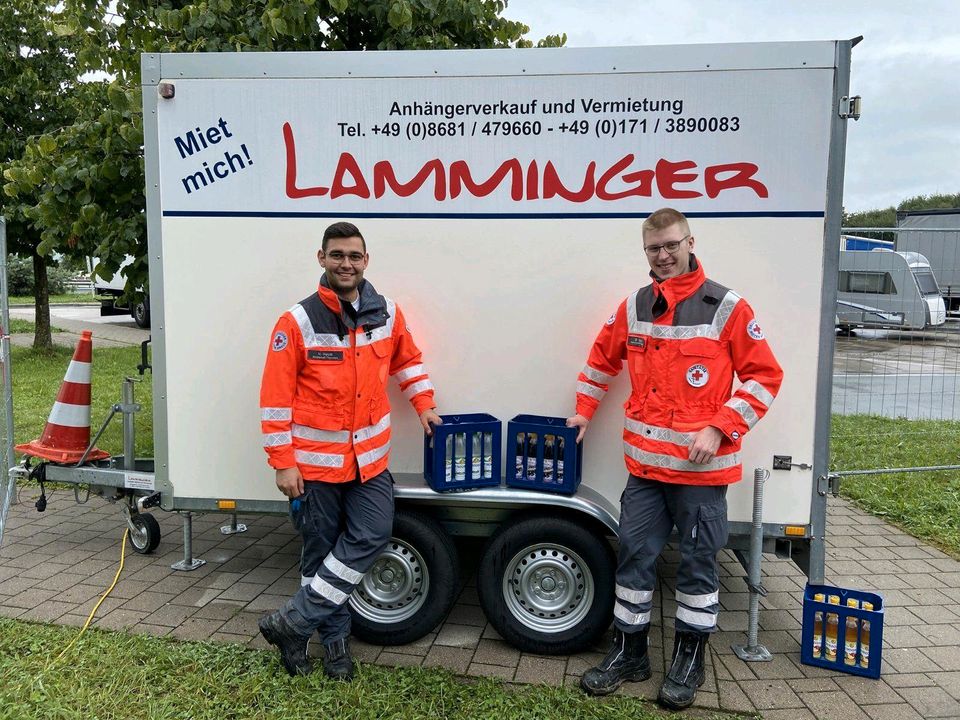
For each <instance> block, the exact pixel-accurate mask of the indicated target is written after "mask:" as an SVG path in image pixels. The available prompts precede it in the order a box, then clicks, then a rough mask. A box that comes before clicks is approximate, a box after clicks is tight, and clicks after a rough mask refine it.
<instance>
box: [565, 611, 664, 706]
mask: <svg viewBox="0 0 960 720" xmlns="http://www.w3.org/2000/svg"><path fill="white" fill-rule="evenodd" d="M649 633H650V626H649V625H647V626H646V627H644V628H643V629H642V630H640V631H638V632H635V633H625V632H622V631H620V630H614V632H613V647H611V648H610V652H608V653H607V656H606V657H605V658H604V659H603V660H601V661H600V664H599V665H597V666H596V667H593V668H590V669H589V670H587V671H586V672H585V673H584V674H583V677H582V678H580V687H581V688H582V689H583V691H584V692H585V693H587V694H588V695H609V694H610V693H612V692H614V691H615V690H616V689H617V688H618V687H620V686H621V685H622V684H623V683H624V681H626V680H629V681H631V682H639V681H640V680H646V679H647V678H649V677H650V658H649V657H647V635H648V634H649Z"/></svg>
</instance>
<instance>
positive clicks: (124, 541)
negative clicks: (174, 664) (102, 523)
mask: <svg viewBox="0 0 960 720" xmlns="http://www.w3.org/2000/svg"><path fill="white" fill-rule="evenodd" d="M128 535H130V528H127V529H126V530H124V531H123V538H122V539H121V540H120V567H118V568H117V574H116V575H114V576H113V582H112V583H110V587H108V588H107V589H106V591H105V592H104V593H103V595H101V596H100V599H99V600H98V601H97V604H96V605H94V606H93V610H91V611H90V615H89V616H88V617H87V621H86V622H85V623H84V624H83V627H82V628H80V632H79V633H77V636H76V637H75V638H74V639H73V640H72V641H71V642H70V644H69V645H67V646H66V647H65V648H64V649H63V652H61V653H60V654H59V655H57V657H55V658H54V659H53V662H51V665H52V664H53V663H55V662H56V661H57V660H59V659H60V658H62V657H63V656H64V655H66V654H67V651H68V650H69V649H70V648H72V647H73V646H74V645H75V644H76V643H77V640H79V639H80V636H81V635H83V633H84V632H86V630H87V628H88V627H90V622H91V621H92V620H93V616H94V615H96V614H97V610H99V609H100V606H101V605H102V604H103V601H104V600H106V599H107V596H108V595H109V594H110V593H111V592H113V589H114V588H115V587H116V586H117V581H118V580H119V579H120V573H122V572H123V561H124V560H125V559H126V556H127V536H128Z"/></svg>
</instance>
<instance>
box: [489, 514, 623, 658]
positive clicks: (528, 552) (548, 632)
mask: <svg viewBox="0 0 960 720" xmlns="http://www.w3.org/2000/svg"><path fill="white" fill-rule="evenodd" d="M615 568H616V564H615V560H614V556H613V552H612V550H611V549H610V544H609V543H608V542H607V540H606V539H605V538H604V537H603V536H602V535H601V534H600V533H598V532H595V531H593V530H592V529H589V528H587V527H584V526H583V525H580V524H578V523H576V522H574V521H572V520H568V519H566V518H558V517H543V516H536V517H529V516H527V517H524V518H522V519H520V520H518V521H516V522H514V523H511V524H509V525H506V526H504V527H503V528H501V529H500V530H499V531H498V532H497V533H496V534H495V535H494V536H493V537H492V538H491V540H490V543H489V545H488V546H487V549H486V550H485V552H484V554H483V558H482V559H481V561H480V570H479V572H478V578H477V591H478V593H479V596H480V605H481V606H482V607H483V611H484V613H485V614H486V616H487V619H488V620H489V621H490V623H491V624H492V625H493V627H494V628H495V629H496V630H497V632H498V633H500V635H501V636H503V638H504V639H505V640H506V641H507V642H508V643H510V644H511V645H513V646H514V647H517V648H519V649H521V650H523V651H526V652H532V653H537V654H540V655H568V654H571V653H575V652H579V651H581V650H583V649H585V648H588V647H590V646H592V645H593V644H594V643H595V642H596V641H597V640H598V639H599V637H600V636H601V635H602V634H603V633H604V632H605V631H606V629H607V628H608V627H609V626H610V619H611V613H612V611H613V590H614V577H615Z"/></svg>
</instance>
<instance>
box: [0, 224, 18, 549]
mask: <svg viewBox="0 0 960 720" xmlns="http://www.w3.org/2000/svg"><path fill="white" fill-rule="evenodd" d="M8 298H9V288H8V287H7V223H6V220H5V219H4V218H3V217H0V384H2V393H0V398H2V403H3V407H2V408H0V543H2V542H3V529H4V526H5V525H6V522H7V512H8V511H9V509H10V501H11V500H12V499H13V494H14V492H16V483H15V479H14V477H13V475H11V473H10V468H11V467H12V466H13V462H14V457H13V388H12V387H11V385H10V307H9V304H8V302H7V300H8Z"/></svg>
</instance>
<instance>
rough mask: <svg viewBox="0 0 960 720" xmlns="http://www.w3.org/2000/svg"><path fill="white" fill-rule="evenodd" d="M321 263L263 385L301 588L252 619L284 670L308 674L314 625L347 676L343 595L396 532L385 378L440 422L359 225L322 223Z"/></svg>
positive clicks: (428, 422) (264, 422)
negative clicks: (379, 285)
mask: <svg viewBox="0 0 960 720" xmlns="http://www.w3.org/2000/svg"><path fill="white" fill-rule="evenodd" d="M317 259H318V260H319V261H320V267H322V268H323V270H324V273H323V276H322V277H321V279H320V287H319V288H318V289H317V292H315V293H313V294H312V295H310V296H309V297H308V298H306V299H305V300H302V301H300V302H299V303H297V304H296V305H294V306H293V307H292V308H290V310H288V311H287V312H285V313H283V315H281V316H280V319H279V320H278V321H277V324H276V326H275V327H274V329H273V334H272V336H271V341H270V348H269V349H268V350H267V360H266V364H265V366H264V369H263V380H262V383H261V386H260V410H261V426H262V431H263V445H264V449H265V450H266V451H267V455H268V456H269V460H268V462H269V464H270V466H271V467H273V468H274V469H275V470H276V482H277V487H278V488H279V489H280V491H281V492H282V493H283V494H284V495H286V496H287V497H288V498H290V517H291V519H292V520H293V524H294V527H295V528H296V529H297V531H299V532H300V534H301V535H302V536H303V553H302V555H301V559H300V572H301V576H302V582H301V588H300V590H299V591H298V592H297V593H296V594H295V595H294V596H293V597H292V598H291V599H290V600H289V601H287V603H286V604H285V605H284V606H283V607H282V608H280V609H279V610H278V611H276V612H274V613H271V614H270V615H266V616H264V617H263V618H261V619H260V623H259V624H260V632H261V633H262V634H263V636H264V637H265V638H266V639H267V641H268V642H270V643H271V644H273V645H276V646H277V647H278V648H279V649H280V656H281V659H282V661H283V665H284V667H285V668H286V670H287V672H288V673H290V674H291V675H298V674H299V675H306V674H308V673H309V672H310V671H311V670H312V665H311V663H310V661H309V660H308V659H307V641H308V640H309V638H310V636H311V635H312V634H313V633H314V631H319V634H320V637H321V639H322V640H323V644H324V658H323V669H324V672H325V673H326V675H327V676H328V677H332V678H337V679H342V680H350V679H351V678H352V677H353V660H352V659H351V657H350V649H349V646H348V644H347V637H348V636H349V634H350V611H349V608H348V607H347V602H348V600H349V598H350V594H351V593H352V592H353V590H354V588H355V587H356V586H357V584H358V583H359V582H360V581H361V580H362V579H363V576H364V574H365V573H366V572H367V570H369V569H370V567H371V566H372V565H373V563H374V561H375V560H376V559H377V557H378V556H379V555H380V553H381V552H382V551H383V549H384V547H386V545H387V542H388V541H389V539H390V534H391V531H392V528H393V477H392V476H391V475H390V471H389V470H388V469H387V461H388V458H389V450H390V403H389V401H388V399H387V393H386V388H387V377H388V376H392V377H393V378H395V379H396V380H397V382H399V383H400V388H401V390H403V393H404V395H405V396H406V398H407V399H408V400H409V401H410V403H411V404H412V405H413V407H414V409H415V410H416V412H417V413H418V415H419V416H420V423H421V424H422V425H423V429H424V432H426V433H427V434H428V435H430V434H432V428H431V426H432V425H439V424H440V423H441V422H442V421H441V420H440V417H439V416H438V415H437V413H436V412H435V408H436V404H435V403H434V401H433V383H431V382H430V379H429V377H428V376H427V372H426V370H425V369H424V366H423V364H422V362H421V356H420V351H419V350H418V349H417V346H416V345H415V344H414V342H413V338H412V337H411V335H410V329H409V328H408V327H407V323H406V320H404V317H403V313H401V312H400V308H399V307H398V306H397V305H396V304H395V303H394V302H393V301H392V300H389V299H387V298H385V297H383V296H382V295H380V294H378V293H377V291H376V290H374V288H373V285H371V284H370V283H369V282H368V281H366V280H364V278H363V272H364V270H366V268H367V264H368V263H369V260H370V256H369V255H368V254H367V246H366V241H365V240H364V239H363V235H361V234H360V231H359V230H358V229H357V227H356V226H355V225H352V224H350V223H347V222H338V223H334V224H333V225H331V226H330V227H328V228H327V229H326V231H325V232H324V234H323V241H322V245H321V249H320V250H319V251H318V252H317Z"/></svg>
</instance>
